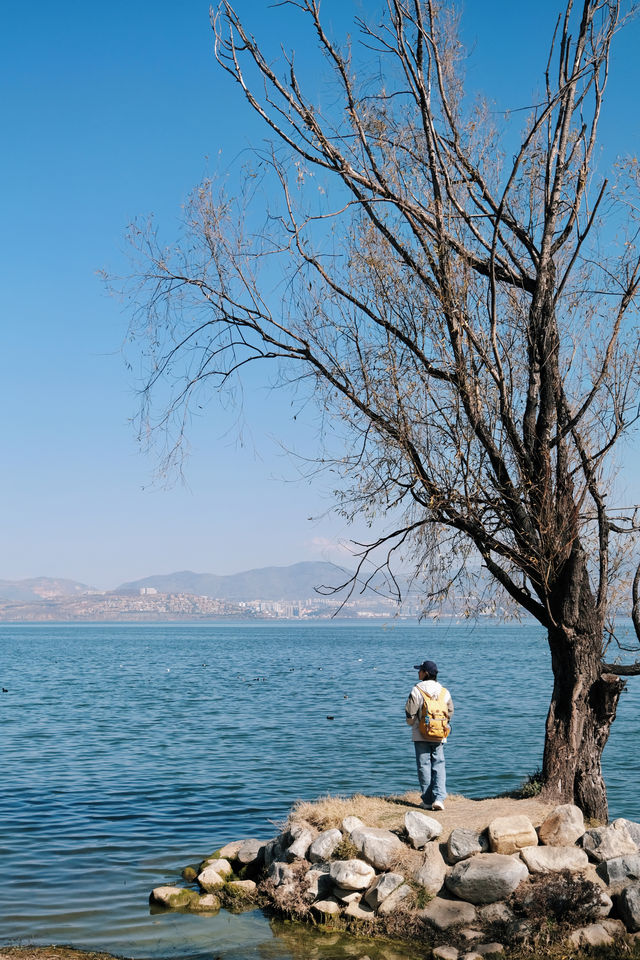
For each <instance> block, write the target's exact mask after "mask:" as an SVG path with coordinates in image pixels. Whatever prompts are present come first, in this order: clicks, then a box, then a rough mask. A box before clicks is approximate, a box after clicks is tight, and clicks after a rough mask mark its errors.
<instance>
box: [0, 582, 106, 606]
mask: <svg viewBox="0 0 640 960" xmlns="http://www.w3.org/2000/svg"><path fill="white" fill-rule="evenodd" d="M95 592H96V591H95V588H94V587H89V586H87V584H86V583H78V582H77V581H76V580H58V579H55V578H53V577H34V578H33V579H31V580H0V600H10V601H13V602H15V603H31V602H33V601H38V600H51V599H54V598H58V597H78V596H81V595H82V594H83V593H95Z"/></svg>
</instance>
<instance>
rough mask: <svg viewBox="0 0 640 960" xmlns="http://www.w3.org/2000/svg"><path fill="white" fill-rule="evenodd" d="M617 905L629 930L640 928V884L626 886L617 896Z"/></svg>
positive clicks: (634, 930) (633, 930) (633, 931)
mask: <svg viewBox="0 0 640 960" xmlns="http://www.w3.org/2000/svg"><path fill="white" fill-rule="evenodd" d="M616 907H617V908H618V913H619V914H620V916H621V918H622V921H623V923H624V925H625V927H626V928H627V930H629V931H630V932H631V933H636V932H637V931H638V930H640V884H637V883H634V884H629V886H628V887H624V889H622V890H621V891H620V893H619V894H618V896H617V897H616Z"/></svg>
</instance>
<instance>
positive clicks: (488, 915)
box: [478, 901, 515, 923]
mask: <svg viewBox="0 0 640 960" xmlns="http://www.w3.org/2000/svg"><path fill="white" fill-rule="evenodd" d="M478 916H479V917H480V919H481V920H482V921H483V923H513V921H514V920H515V913H514V912H513V910H512V909H511V907H508V906H507V904H506V903H500V901H497V902H496V903H487V904H486V905H485V906H483V907H479V908H478Z"/></svg>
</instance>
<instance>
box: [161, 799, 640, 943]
mask: <svg viewBox="0 0 640 960" xmlns="http://www.w3.org/2000/svg"><path fill="white" fill-rule="evenodd" d="M409 796H410V795H407V796H405V797H394V798H367V797H362V796H356V797H353V798H349V799H336V798H326V799H324V800H320V801H317V802H316V803H315V804H312V803H300V804H298V805H296V807H294V808H293V810H292V812H291V814H290V816H289V819H288V821H287V823H286V825H285V827H284V829H283V830H282V832H281V833H280V834H279V835H278V836H276V837H274V838H271V839H269V840H257V839H244V840H242V839H238V840H234V841H232V842H230V843H227V844H225V846H223V847H222V848H220V849H219V850H217V851H215V852H214V853H213V854H212V855H210V856H209V857H206V858H205V859H204V860H203V861H202V862H201V863H199V864H197V865H195V866H192V867H187V868H185V870H184V871H183V878H184V880H185V881H186V884H187V885H185V886H177V885H169V886H160V887H156V889H154V890H153V891H152V893H151V898H150V899H151V903H152V904H153V905H155V907H156V908H158V907H160V908H165V909H172V910H188V911H198V912H205V913H214V912H216V911H217V910H219V909H220V908H221V907H226V908H230V909H243V908H253V907H261V908H263V909H265V910H267V911H269V912H271V913H273V914H275V915H277V916H281V917H286V918H289V919H293V920H299V921H301V922H312V923H314V924H316V925H322V926H324V927H326V928H327V929H331V930H342V931H346V932H349V933H352V934H355V935H362V936H368V937H371V936H373V937H384V938H388V939H396V940H410V941H411V942H412V943H414V944H415V945H416V946H417V947H419V948H420V950H421V952H422V953H424V954H425V955H428V954H429V952H430V951H431V954H432V956H434V957H438V958H441V960H463V958H464V960H476V958H478V957H483V956H489V955H491V954H507V955H508V954H509V952H511V951H512V950H521V949H522V947H523V946H526V947H527V948H533V947H536V948H538V949H541V948H544V947H550V946H552V945H554V944H561V943H562V944H566V946H568V947H569V948H573V949H578V948H582V947H591V946H601V945H613V944H616V942H620V944H621V945H622V943H623V942H625V943H626V944H627V946H628V945H629V943H630V941H631V940H633V939H635V938H636V937H640V932H638V931H640V824H638V823H634V822H632V821H629V820H624V819H617V820H614V821H613V823H611V824H608V825H601V826H590V827H588V826H587V825H585V822H584V818H583V815H582V812H581V811H580V810H579V809H578V807H575V806H572V805H563V806H558V807H555V808H550V807H546V806H545V805H543V804H541V803H538V802H535V801H529V802H528V803H527V802H526V801H504V800H495V801H491V800H488V801H468V800H464V798H453V799H450V800H449V801H448V802H447V809H446V810H445V811H442V812H440V811H438V812H437V813H436V812H431V811H427V810H425V809H424V808H421V806H420V804H419V803H414V802H412V801H411V800H409V799H408V797H409ZM465 811H468V816H467V822H466V823H465V822H464V816H461V814H464V812H465ZM485 820H486V822H484V821H485Z"/></svg>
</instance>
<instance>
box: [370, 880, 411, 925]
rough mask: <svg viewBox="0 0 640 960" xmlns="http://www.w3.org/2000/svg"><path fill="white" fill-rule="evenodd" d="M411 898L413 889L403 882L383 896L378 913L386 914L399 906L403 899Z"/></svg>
mask: <svg viewBox="0 0 640 960" xmlns="http://www.w3.org/2000/svg"><path fill="white" fill-rule="evenodd" d="M412 898H413V890H412V889H411V887H410V886H409V884H408V883H403V884H402V886H401V887H398V888H397V890H394V891H393V893H390V894H389V896H388V897H385V899H384V900H383V901H382V903H381V904H380V906H379V907H378V913H379V914H380V915H381V916H383V917H384V916H387V914H389V913H393V911H394V910H397V909H398V907H401V906H402V905H403V903H404V902H405V900H411V899H412Z"/></svg>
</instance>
